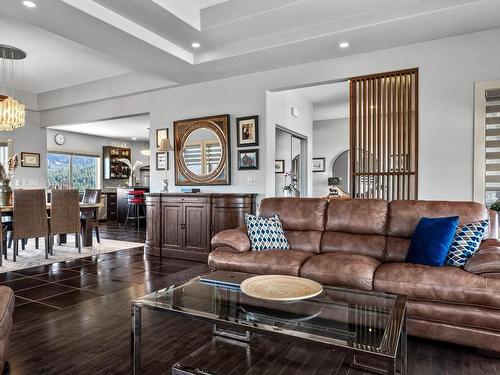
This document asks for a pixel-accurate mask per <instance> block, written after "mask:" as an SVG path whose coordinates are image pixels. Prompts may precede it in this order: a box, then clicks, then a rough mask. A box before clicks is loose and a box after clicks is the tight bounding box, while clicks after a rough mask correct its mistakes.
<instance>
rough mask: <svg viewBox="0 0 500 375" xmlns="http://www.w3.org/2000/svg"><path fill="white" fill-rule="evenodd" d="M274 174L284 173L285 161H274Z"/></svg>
mask: <svg viewBox="0 0 500 375" xmlns="http://www.w3.org/2000/svg"><path fill="white" fill-rule="evenodd" d="M274 173H285V161H284V160H275V161H274Z"/></svg>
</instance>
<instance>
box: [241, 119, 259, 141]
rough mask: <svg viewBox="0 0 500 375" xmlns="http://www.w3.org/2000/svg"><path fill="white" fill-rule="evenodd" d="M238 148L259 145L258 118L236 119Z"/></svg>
mask: <svg viewBox="0 0 500 375" xmlns="http://www.w3.org/2000/svg"><path fill="white" fill-rule="evenodd" d="M236 134H237V136H238V137H237V139H238V147H246V146H258V145H259V116H248V117H238V118H237V119H236Z"/></svg>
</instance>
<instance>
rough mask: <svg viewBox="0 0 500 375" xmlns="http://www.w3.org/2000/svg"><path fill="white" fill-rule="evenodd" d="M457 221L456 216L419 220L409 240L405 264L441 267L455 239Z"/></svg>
mask: <svg viewBox="0 0 500 375" xmlns="http://www.w3.org/2000/svg"><path fill="white" fill-rule="evenodd" d="M458 220H459V218H458V216H451V217H440V218H428V217H423V218H422V219H420V222H419V223H418V225H417V228H416V229H415V233H413V237H412V238H411V244H410V250H409V251H408V255H407V256H406V262H407V263H416V264H424V265H427V266H437V267H441V266H443V265H444V263H445V260H446V256H447V255H448V250H449V249H450V245H451V243H452V242H453V238H454V237H455V232H456V230H457V226H458Z"/></svg>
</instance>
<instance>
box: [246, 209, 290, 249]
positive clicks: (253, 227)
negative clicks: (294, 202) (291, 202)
mask: <svg viewBox="0 0 500 375" xmlns="http://www.w3.org/2000/svg"><path fill="white" fill-rule="evenodd" d="M245 224H246V226H247V231H248V237H249V238H250V243H251V244H252V250H275V249H276V250H288V249H289V248H290V247H289V246H288V241H287V239H286V237H285V233H284V232H283V227H282V225H281V221H280V219H279V217H278V215H274V216H271V217H270V218H267V219H266V218H263V217H257V216H254V215H250V214H246V215H245Z"/></svg>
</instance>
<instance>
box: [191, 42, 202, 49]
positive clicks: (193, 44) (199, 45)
mask: <svg viewBox="0 0 500 375" xmlns="http://www.w3.org/2000/svg"><path fill="white" fill-rule="evenodd" d="M191 47H193V48H200V47H201V44H200V43H198V42H193V43H191Z"/></svg>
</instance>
